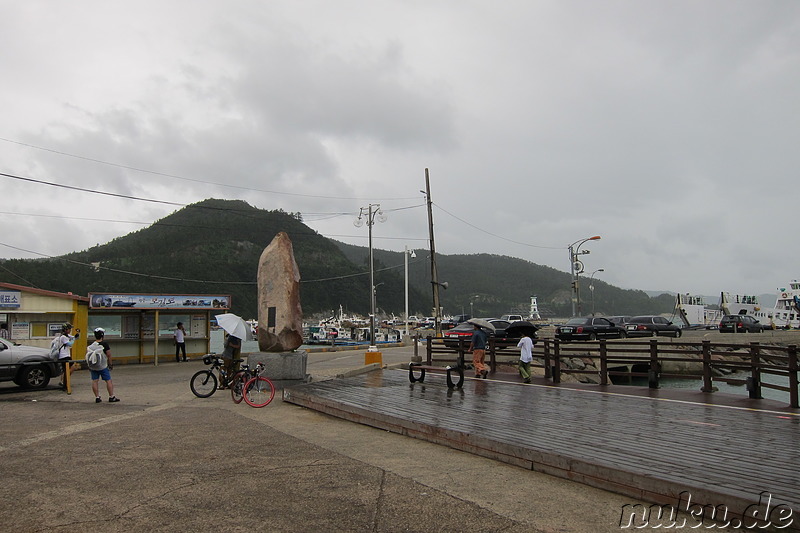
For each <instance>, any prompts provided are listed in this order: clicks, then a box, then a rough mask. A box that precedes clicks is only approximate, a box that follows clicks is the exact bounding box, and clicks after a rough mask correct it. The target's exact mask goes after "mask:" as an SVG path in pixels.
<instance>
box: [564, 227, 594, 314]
mask: <svg viewBox="0 0 800 533" xmlns="http://www.w3.org/2000/svg"><path fill="white" fill-rule="evenodd" d="M597 240H600V235H595V236H594V237H586V238H585V239H578V240H577V241H575V242H573V243H572V244H570V245H569V271H570V275H571V276H572V316H573V317H575V316H576V315H575V302H577V303H578V311H579V312H580V309H581V295H580V290H579V288H578V276H579V275H580V274H581V273H582V272H583V263H582V262H581V261H580V260H579V259H578V256H581V255H584V254H588V253H589V250H581V246H583V243H585V242H586V241H597Z"/></svg>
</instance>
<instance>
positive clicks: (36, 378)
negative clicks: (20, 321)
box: [0, 339, 61, 389]
mask: <svg viewBox="0 0 800 533" xmlns="http://www.w3.org/2000/svg"><path fill="white" fill-rule="evenodd" d="M59 375H61V365H60V364H58V363H56V362H54V361H53V359H52V358H51V357H50V350H49V349H47V348H38V347H36V346H24V345H21V344H14V343H13V342H11V341H8V340H6V339H0V381H13V382H14V383H16V384H17V385H19V386H20V387H25V388H31V389H41V388H43V387H46V386H47V384H48V383H50V378H51V377H54V376H59Z"/></svg>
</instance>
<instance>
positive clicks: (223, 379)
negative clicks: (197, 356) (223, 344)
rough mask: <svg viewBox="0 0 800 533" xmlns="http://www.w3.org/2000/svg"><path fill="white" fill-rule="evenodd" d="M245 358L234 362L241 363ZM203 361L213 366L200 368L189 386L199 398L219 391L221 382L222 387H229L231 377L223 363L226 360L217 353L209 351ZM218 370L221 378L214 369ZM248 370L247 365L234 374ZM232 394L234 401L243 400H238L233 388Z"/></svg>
mask: <svg viewBox="0 0 800 533" xmlns="http://www.w3.org/2000/svg"><path fill="white" fill-rule="evenodd" d="M242 361H244V359H236V360H234V363H241V362H242ZM203 362H204V363H205V364H207V365H211V368H209V369H207V370H198V371H197V372H195V374H194V375H193V376H192V379H191V380H190V381H189V387H190V388H191V389H192V392H193V393H194V395H195V396H197V397H198V398H208V397H209V396H211V395H212V394H214V393H215V392H217V388H218V387H219V385H220V383H221V384H222V387H228V386H229V384H230V381H231V380H230V379H229V378H228V375H227V373H226V372H225V369H224V368H223V365H224V364H225V360H224V359H222V358H220V357H218V356H217V354H215V353H209V354H206V355H204V356H203ZM215 370H216V371H217V373H218V374H219V379H218V378H217V376H216V375H214V371H215ZM242 372H247V367H246V366H245V368H244V369H243V370H240V371H239V372H237V373H236V374H234V376H236V375H238V374H239V373H242ZM231 396H232V397H233V401H234V402H236V403H239V402H241V401H242V400H241V399H240V400H239V401H237V400H236V394H235V392H234V390H233V389H231Z"/></svg>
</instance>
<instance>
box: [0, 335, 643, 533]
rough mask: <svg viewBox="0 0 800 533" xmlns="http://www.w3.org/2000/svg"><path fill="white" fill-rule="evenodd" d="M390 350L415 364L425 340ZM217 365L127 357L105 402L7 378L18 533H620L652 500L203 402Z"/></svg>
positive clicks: (319, 375)
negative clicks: (113, 397) (207, 378)
mask: <svg viewBox="0 0 800 533" xmlns="http://www.w3.org/2000/svg"><path fill="white" fill-rule="evenodd" d="M383 353H384V356H383V359H384V363H400V362H404V361H408V360H409V359H410V355H411V350H410V348H396V349H386V350H384V352H383ZM363 363H364V353H363V351H356V352H329V353H321V354H310V355H309V372H310V373H311V374H312V376H313V377H314V379H324V378H327V377H330V376H332V375H335V374H337V373H341V372H345V371H352V370H355V369H359V368H363ZM201 367H203V365H202V363H201V362H199V361H191V362H189V363H164V364H161V365H160V366H159V367H153V366H149V365H148V366H139V365H130V366H120V367H117V369H115V371H114V379H115V384H116V387H117V391H116V392H117V395H118V396H119V397H120V398H121V399H122V401H121V402H120V403H117V404H109V403H107V402H105V401H104V402H102V403H100V404H95V403H94V399H93V397H92V394H91V389H90V385H89V379H88V373H86V372H83V371H82V372H78V373H76V374H74V386H75V389H74V393H73V394H72V395H67V394H65V393H64V392H62V391H59V390H56V389H55V388H51V389H49V390H46V391H37V392H25V391H20V390H18V389H16V388H15V387H13V386H11V385H8V384H0V453H1V454H2V462H0V465H2V466H0V474H2V479H3V486H2V489H0V496H1V497H0V520H2V527H3V529H4V530H6V531H15V532H29V531H30V532H33V531H55V532H58V531H87V532H93V531H98V532H101V531H102V532H117V531H119V532H123V531H124V532H131V531H148V532H156V531H201V532H202V531H215V532H220V531H225V532H229V531H251V530H254V529H255V530H259V531H265V530H268V531H376V532H394V531H420V532H421V531H426V532H427V531H504V532H531V531H533V532H614V531H619V527H618V521H619V518H620V514H621V510H622V506H623V505H625V504H629V503H637V502H633V501H631V500H630V499H629V498H626V497H622V496H618V495H615V494H611V493H608V492H605V491H602V490H598V489H594V488H590V487H586V486H583V485H580V484H577V483H573V482H570V481H566V480H562V479H558V478H554V477H551V476H548V475H545V474H541V473H536V472H532V471H527V470H524V469H521V468H518V467H514V466H509V465H505V464H501V463H498V462H495V461H492V460H490V459H485V458H481V457H476V456H473V455H470V454H468V453H463V452H458V451H455V450H452V449H449V448H445V447H442V446H438V445H435V444H430V443H426V442H422V441H418V440H414V439H410V438H407V437H403V436H400V435H396V434H393V433H388V432H385V431H380V430H377V429H373V428H369V427H365V426H360V425H357V424H352V423H349V422H346V421H343V420H339V419H335V418H332V417H328V416H325V415H322V414H319V413H317V412H314V411H310V410H307V409H303V408H300V407H296V406H293V405H290V404H288V403H284V402H282V401H281V400H280V398H279V397H278V396H276V400H275V401H274V402H273V403H272V404H271V405H269V406H267V407H265V408H263V409H253V408H251V407H249V406H247V405H246V404H244V403H242V404H240V405H235V404H233V403H232V402H231V401H230V397H229V396H228V395H227V394H223V393H222V392H218V393H217V394H215V395H214V396H212V397H211V398H208V399H200V398H195V397H194V396H193V395H192V394H191V392H190V391H189V386H188V381H189V377H190V376H191V374H192V373H194V372H195V371H196V370H197V369H199V368H201ZM225 392H227V391H225ZM103 396H104V399H105V394H104V395H103Z"/></svg>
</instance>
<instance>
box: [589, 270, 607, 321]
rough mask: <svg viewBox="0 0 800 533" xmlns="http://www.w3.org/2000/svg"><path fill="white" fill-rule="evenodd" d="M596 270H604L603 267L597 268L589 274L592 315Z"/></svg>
mask: <svg viewBox="0 0 800 533" xmlns="http://www.w3.org/2000/svg"><path fill="white" fill-rule="evenodd" d="M598 272H605V269H604V268H598V269H597V270H595V271H594V272H592V275H591V276H589V290H590V291H592V316H594V275H595V274H597V273H598Z"/></svg>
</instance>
